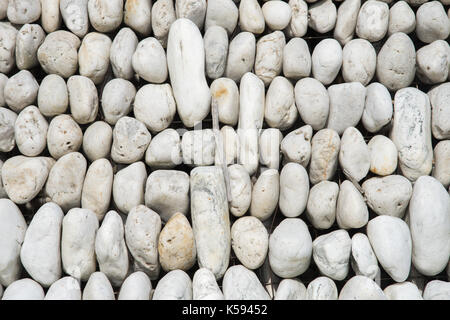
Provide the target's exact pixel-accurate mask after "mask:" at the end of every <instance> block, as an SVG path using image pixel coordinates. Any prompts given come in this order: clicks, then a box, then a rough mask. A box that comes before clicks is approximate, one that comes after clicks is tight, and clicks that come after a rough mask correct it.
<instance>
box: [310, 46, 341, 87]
mask: <svg viewBox="0 0 450 320" xmlns="http://www.w3.org/2000/svg"><path fill="white" fill-rule="evenodd" d="M330 53H332V54H330ZM311 61H312V69H311V70H312V75H313V77H314V78H316V79H317V80H319V81H320V82H322V84H324V85H328V84H330V83H332V82H333V81H334V79H335V78H336V76H337V74H338V73H339V70H340V69H341V66H342V48H341V45H340V44H339V42H337V41H336V40H335V39H331V38H329V39H324V40H321V41H320V42H319V43H318V44H317V45H316V46H315V47H314V50H313V53H312V55H311Z"/></svg>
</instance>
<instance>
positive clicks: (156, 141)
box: [145, 128, 183, 169]
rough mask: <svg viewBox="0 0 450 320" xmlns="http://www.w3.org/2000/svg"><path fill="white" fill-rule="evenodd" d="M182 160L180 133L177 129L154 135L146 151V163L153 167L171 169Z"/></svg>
mask: <svg viewBox="0 0 450 320" xmlns="http://www.w3.org/2000/svg"><path fill="white" fill-rule="evenodd" d="M182 162H183V158H182V155H181V140H180V134H179V133H178V132H177V131H176V130H175V129H171V128H169V129H165V130H163V131H161V132H160V133H158V134H157V135H156V136H154V137H153V139H152V140H151V141H150V144H149V146H148V148H147V151H146V152H145V163H146V164H148V165H149V166H150V167H151V168H153V169H170V168H173V167H175V166H177V165H179V164H181V163H182Z"/></svg>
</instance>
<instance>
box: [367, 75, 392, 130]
mask: <svg viewBox="0 0 450 320" xmlns="http://www.w3.org/2000/svg"><path fill="white" fill-rule="evenodd" d="M366 89H367V90H366V102H365V104H364V111H363V114H362V118H361V120H362V124H363V125H364V128H365V129H366V130H367V131H369V132H371V133H374V132H377V131H379V130H381V129H382V128H383V127H384V126H385V125H387V124H389V123H390V121H391V119H392V113H393V106H392V99H391V95H390V93H389V91H388V90H387V88H386V87H385V86H383V85H382V84H381V83H378V82H373V83H371V84H370V85H368V86H367V87H366Z"/></svg>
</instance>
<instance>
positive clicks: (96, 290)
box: [83, 271, 116, 300]
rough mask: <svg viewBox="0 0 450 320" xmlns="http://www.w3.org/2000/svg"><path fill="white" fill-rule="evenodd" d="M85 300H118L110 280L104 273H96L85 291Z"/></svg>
mask: <svg viewBox="0 0 450 320" xmlns="http://www.w3.org/2000/svg"><path fill="white" fill-rule="evenodd" d="M83 300H116V299H115V297H114V291H113V288H112V286H111V283H110V282H109V280H108V278H107V277H106V275H105V274H104V273H103V272H99V271H97V272H94V273H92V274H91V276H90V277H89V280H88V281H87V283H86V286H85V287H84V290H83Z"/></svg>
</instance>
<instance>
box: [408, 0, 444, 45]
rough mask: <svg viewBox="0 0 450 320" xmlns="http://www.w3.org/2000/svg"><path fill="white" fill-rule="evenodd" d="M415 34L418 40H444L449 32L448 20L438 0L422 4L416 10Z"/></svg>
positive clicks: (426, 41) (427, 41) (429, 41)
mask: <svg viewBox="0 0 450 320" xmlns="http://www.w3.org/2000/svg"><path fill="white" fill-rule="evenodd" d="M416 34H417V38H419V40H420V41H422V42H425V43H431V42H433V41H435V40H445V39H447V38H448V36H449V34H450V20H449V19H448V17H447V15H446V14H445V9H444V6H443V5H442V3H440V2H439V1H430V2H428V3H424V4H422V5H421V6H420V7H419V9H417V12H416Z"/></svg>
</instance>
